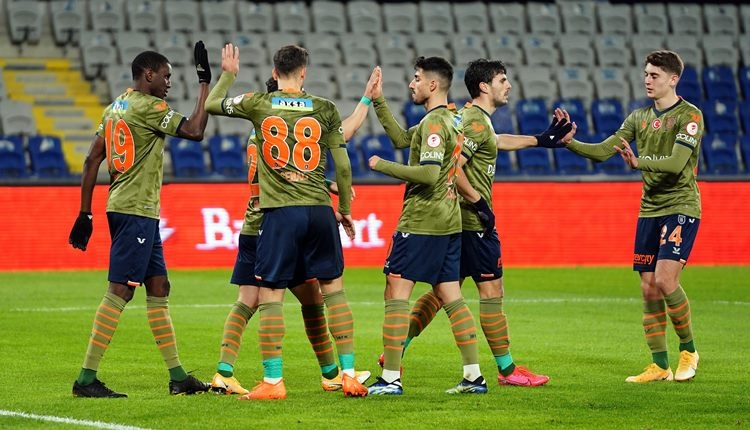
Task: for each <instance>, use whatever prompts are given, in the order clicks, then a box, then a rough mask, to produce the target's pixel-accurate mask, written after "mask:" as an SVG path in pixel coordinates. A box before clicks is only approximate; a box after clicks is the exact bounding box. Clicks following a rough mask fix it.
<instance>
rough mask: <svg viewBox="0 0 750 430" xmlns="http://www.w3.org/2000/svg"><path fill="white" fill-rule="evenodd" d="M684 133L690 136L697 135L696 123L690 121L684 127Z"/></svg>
mask: <svg viewBox="0 0 750 430" xmlns="http://www.w3.org/2000/svg"><path fill="white" fill-rule="evenodd" d="M685 131H687V133H688V134H689V135H691V136H695V135H696V134H698V123H697V122H694V121H691V122H689V123H688V124H687V125H686V126H685Z"/></svg>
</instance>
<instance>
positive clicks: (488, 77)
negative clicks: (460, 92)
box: [464, 58, 506, 98]
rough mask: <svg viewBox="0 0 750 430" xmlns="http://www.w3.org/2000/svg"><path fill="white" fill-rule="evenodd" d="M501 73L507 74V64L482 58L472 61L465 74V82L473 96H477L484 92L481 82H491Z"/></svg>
mask: <svg viewBox="0 0 750 430" xmlns="http://www.w3.org/2000/svg"><path fill="white" fill-rule="evenodd" d="M499 74H503V75H504V74H506V69H505V64H503V62H502V61H500V60H487V59H485V58H480V59H478V60H474V61H472V62H470V63H469V66H468V67H467V68H466V73H465V74H464V83H465V84H466V89H467V90H469V95H470V96H471V98H477V97H479V94H481V93H482V92H481V91H480V90H479V84H481V83H482V82H484V83H486V84H489V83H491V82H492V80H493V79H495V76H497V75H499Z"/></svg>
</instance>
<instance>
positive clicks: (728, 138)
mask: <svg viewBox="0 0 750 430" xmlns="http://www.w3.org/2000/svg"><path fill="white" fill-rule="evenodd" d="M736 146H737V136H736V135H731V134H727V135H721V134H715V133H707V134H706V135H705V136H704V138H703V141H702V144H701V147H702V149H703V157H704V159H705V162H706V170H705V172H706V173H708V174H714V175H736V174H737V173H739V172H740V163H739V159H738V158H737V149H736Z"/></svg>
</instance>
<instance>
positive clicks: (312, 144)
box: [221, 91, 350, 209]
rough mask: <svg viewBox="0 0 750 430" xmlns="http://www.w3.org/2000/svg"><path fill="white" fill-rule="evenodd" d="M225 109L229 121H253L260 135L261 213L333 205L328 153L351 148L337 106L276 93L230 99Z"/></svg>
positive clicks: (301, 95) (299, 95) (300, 95)
mask: <svg viewBox="0 0 750 430" xmlns="http://www.w3.org/2000/svg"><path fill="white" fill-rule="evenodd" d="M221 108H222V114H223V115H225V116H230V117H236V118H244V119H248V120H250V121H252V123H253V126H254V127H255V130H256V131H257V132H258V133H259V136H258V141H259V142H262V145H261V147H259V148H258V149H259V151H258V155H259V156H258V159H259V160H260V163H258V175H259V182H260V184H261V186H262V188H261V191H260V207H261V208H264V209H266V208H276V207H285V206H321V205H325V206H330V205H331V196H330V195H329V194H328V189H327V187H326V183H325V171H326V163H327V150H329V149H335V148H345V147H346V142H345V141H344V134H343V129H342V127H341V117H340V116H339V112H338V110H337V109H336V106H335V105H334V104H333V103H332V102H331V101H329V100H326V99H324V98H321V97H316V96H313V95H310V94H306V93H297V92H288V91H275V92H272V93H247V94H242V95H238V96H236V97H233V98H225V99H223V101H222V102H221ZM347 161H348V160H347ZM347 167H348V168H349V169H350V167H349V166H347Z"/></svg>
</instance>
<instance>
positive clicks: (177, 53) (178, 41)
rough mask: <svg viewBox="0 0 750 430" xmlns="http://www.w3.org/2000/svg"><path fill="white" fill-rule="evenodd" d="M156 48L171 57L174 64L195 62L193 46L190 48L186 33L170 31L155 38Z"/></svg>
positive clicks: (181, 64)
mask: <svg viewBox="0 0 750 430" xmlns="http://www.w3.org/2000/svg"><path fill="white" fill-rule="evenodd" d="M154 41H155V43H156V50H157V51H159V52H160V53H161V54H162V55H164V56H165V57H167V58H168V59H169V62H170V63H172V65H173V66H184V65H187V64H189V65H192V64H193V47H192V46H191V47H190V48H188V44H189V42H188V39H187V36H186V35H185V34H184V33H176V32H169V33H167V34H165V35H163V36H161V37H156V38H155V40H154Z"/></svg>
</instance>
